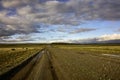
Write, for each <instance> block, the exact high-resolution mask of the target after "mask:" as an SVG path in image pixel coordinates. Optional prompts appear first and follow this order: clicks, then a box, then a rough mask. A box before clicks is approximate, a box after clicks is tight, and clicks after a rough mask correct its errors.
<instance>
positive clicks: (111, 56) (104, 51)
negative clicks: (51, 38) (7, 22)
mask: <svg viewBox="0 0 120 80" xmlns="http://www.w3.org/2000/svg"><path fill="white" fill-rule="evenodd" d="M35 54H36V56H34V55H35ZM32 56H34V57H33V58H31V59H30V60H29V61H28V63H27V64H26V65H24V66H23V67H22V68H21V69H20V70H19V71H18V72H16V73H15V74H14V76H11V77H10V78H9V79H7V80H120V76H119V75H120V45H119V44H118V45H98V44H97V45H58V44H56V45H51V44H49V45H42V46H40V45H36V46H35V45H34V46H32V45H31V46H30V45H29V46H28V45H27V46H26V45H25V46H23V45H22V46H21V47H20V46H17V47H16V48H15V45H14V46H11V47H10V45H9V47H1V48H0V72H1V74H2V73H4V72H7V71H9V70H10V69H11V68H14V67H15V66H17V65H21V63H22V62H24V61H26V60H27V59H29V58H30V57H32ZM15 70H16V69H15ZM3 80H5V79H3Z"/></svg>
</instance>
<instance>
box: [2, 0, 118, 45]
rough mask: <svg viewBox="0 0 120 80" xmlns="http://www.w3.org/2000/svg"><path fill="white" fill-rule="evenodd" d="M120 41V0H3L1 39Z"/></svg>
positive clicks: (50, 41) (20, 40) (19, 40)
mask: <svg viewBox="0 0 120 80" xmlns="http://www.w3.org/2000/svg"><path fill="white" fill-rule="evenodd" d="M116 40H117V41H119V42H120V0H0V43H52V42H68V43H96V42H107V41H108V42H109V41H114V42H115V41H116Z"/></svg>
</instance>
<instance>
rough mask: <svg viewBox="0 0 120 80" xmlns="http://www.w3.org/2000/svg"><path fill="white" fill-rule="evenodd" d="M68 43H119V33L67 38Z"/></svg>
mask: <svg viewBox="0 0 120 80" xmlns="http://www.w3.org/2000/svg"><path fill="white" fill-rule="evenodd" d="M68 42H70V43H118V42H119V43H120V34H105V35H102V36H100V37H95V38H87V39H78V40H69V41H68Z"/></svg>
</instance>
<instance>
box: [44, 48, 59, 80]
mask: <svg viewBox="0 0 120 80" xmlns="http://www.w3.org/2000/svg"><path fill="white" fill-rule="evenodd" d="M46 54H47V57H48V60H49V65H50V70H51V73H52V77H53V80H58V76H57V74H56V72H55V68H54V66H53V64H52V57H51V55H50V53H49V51H48V50H46Z"/></svg>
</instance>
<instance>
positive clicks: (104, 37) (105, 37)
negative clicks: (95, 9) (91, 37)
mask: <svg viewBox="0 0 120 80" xmlns="http://www.w3.org/2000/svg"><path fill="white" fill-rule="evenodd" d="M115 39H120V34H105V35H102V36H101V37H100V38H99V39H98V41H107V40H115Z"/></svg>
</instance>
